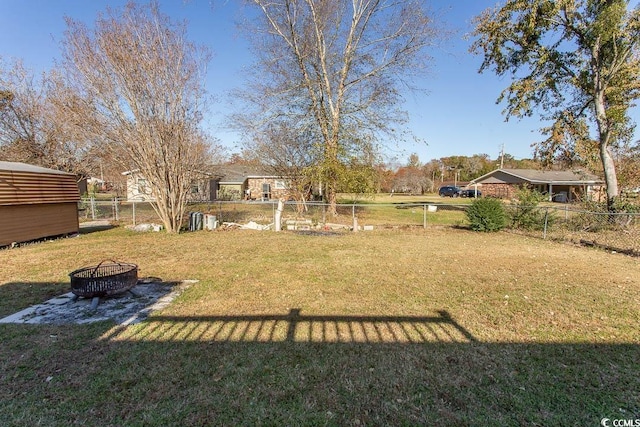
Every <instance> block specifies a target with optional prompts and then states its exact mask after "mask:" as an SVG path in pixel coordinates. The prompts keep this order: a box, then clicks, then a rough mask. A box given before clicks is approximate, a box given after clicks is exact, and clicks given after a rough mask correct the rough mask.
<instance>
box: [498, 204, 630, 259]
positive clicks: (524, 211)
mask: <svg viewBox="0 0 640 427" xmlns="http://www.w3.org/2000/svg"><path fill="white" fill-rule="evenodd" d="M506 210H507V213H508V217H509V223H508V225H507V228H508V229H509V230H510V231H513V232H516V233H522V234H526V235H530V236H534V237H540V238H543V239H553V240H559V241H568V242H573V243H577V244H580V245H585V246H595V247H599V248H602V249H606V250H610V251H615V252H620V253H626V254H629V255H634V256H640V213H638V212H593V211H587V210H581V209H579V208H577V207H576V208H574V207H570V206H568V205H567V206H564V207H553V206H544V207H538V206H535V207H526V206H514V205H507V206H506Z"/></svg>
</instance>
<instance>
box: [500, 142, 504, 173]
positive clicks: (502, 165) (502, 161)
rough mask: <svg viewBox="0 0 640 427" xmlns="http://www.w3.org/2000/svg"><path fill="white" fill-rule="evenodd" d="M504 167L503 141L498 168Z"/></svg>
mask: <svg viewBox="0 0 640 427" xmlns="http://www.w3.org/2000/svg"><path fill="white" fill-rule="evenodd" d="M502 168H504V143H502V146H501V149H500V169H502Z"/></svg>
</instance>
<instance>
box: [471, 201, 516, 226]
mask: <svg viewBox="0 0 640 427" xmlns="http://www.w3.org/2000/svg"><path fill="white" fill-rule="evenodd" d="M465 213H466V215H467V219H468V220H469V224H470V226H471V229H472V230H474V231H499V230H502V229H503V228H504V227H505V225H506V224H507V216H506V214H505V211H504V205H503V204H502V202H501V201H500V200H498V199H492V198H484V199H475V200H474V201H473V202H472V203H471V206H469V208H467V210H466V212H465Z"/></svg>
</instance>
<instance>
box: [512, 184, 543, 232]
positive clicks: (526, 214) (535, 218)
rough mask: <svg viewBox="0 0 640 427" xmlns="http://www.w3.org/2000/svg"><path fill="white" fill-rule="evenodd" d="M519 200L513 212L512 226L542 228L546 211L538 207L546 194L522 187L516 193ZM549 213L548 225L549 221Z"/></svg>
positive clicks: (522, 228)
mask: <svg viewBox="0 0 640 427" xmlns="http://www.w3.org/2000/svg"><path fill="white" fill-rule="evenodd" d="M516 197H517V201H516V202H515V203H514V205H513V208H512V210H511V211H510V213H511V215H510V216H511V227H512V228H516V229H521V230H529V231H531V230H542V229H543V228H544V223H545V212H544V211H543V210H541V209H540V208H538V203H540V202H542V201H544V200H545V196H544V195H543V194H541V193H539V192H538V191H535V190H531V189H529V188H527V187H521V188H520V189H519V190H518V192H517V193H516ZM550 219H551V218H549V216H548V215H547V225H548V223H549V220H550Z"/></svg>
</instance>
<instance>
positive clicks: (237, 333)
mask: <svg viewBox="0 0 640 427" xmlns="http://www.w3.org/2000/svg"><path fill="white" fill-rule="evenodd" d="M121 334H122V330H119V329H114V330H113V331H112V332H111V334H109V335H106V336H104V337H102V339H114V338H117V339H123V338H124V339H131V340H143V341H154V340H160V341H210V342H284V341H287V342H309V343H371V344H373V343H388V344H389V343H413V344H416V343H427V342H431V343H433V342H448V343H452V342H458V343H465V342H466V343H468V342H475V341H477V340H476V339H475V337H474V336H473V335H472V334H471V333H470V332H469V331H468V330H467V329H465V328H464V327H463V326H462V325H460V324H459V323H458V322H456V321H455V320H454V319H453V318H452V317H451V315H450V314H449V313H448V312H447V311H445V310H440V311H438V312H437V315H436V316H347V315H336V316H332V315H328V316H327V315H303V314H301V310H300V309H297V308H296V309H291V310H290V311H289V313H288V314H286V315H278V314H265V315H225V316H199V317H182V316H175V317H171V316H153V317H151V318H150V319H149V321H148V322H147V323H146V324H145V325H144V327H142V328H140V329H139V330H137V331H136V332H135V334H134V335H130V332H129V331H127V332H126V334H125V335H121ZM125 336H126V338H125Z"/></svg>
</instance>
